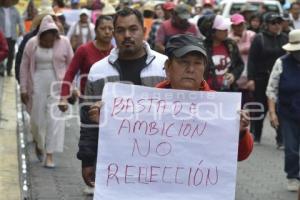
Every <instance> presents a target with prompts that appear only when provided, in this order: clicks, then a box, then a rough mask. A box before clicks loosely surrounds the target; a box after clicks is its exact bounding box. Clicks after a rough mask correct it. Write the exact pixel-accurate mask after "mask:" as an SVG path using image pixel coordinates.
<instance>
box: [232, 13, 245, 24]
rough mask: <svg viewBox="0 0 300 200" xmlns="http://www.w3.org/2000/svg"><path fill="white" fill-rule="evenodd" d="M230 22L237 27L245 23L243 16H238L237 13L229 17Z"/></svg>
mask: <svg viewBox="0 0 300 200" xmlns="http://www.w3.org/2000/svg"><path fill="white" fill-rule="evenodd" d="M230 20H231V22H232V24H233V25H239V24H241V23H245V22H246V21H245V18H244V16H243V15H241V14H238V13H236V14H234V15H232V16H231V17H230Z"/></svg>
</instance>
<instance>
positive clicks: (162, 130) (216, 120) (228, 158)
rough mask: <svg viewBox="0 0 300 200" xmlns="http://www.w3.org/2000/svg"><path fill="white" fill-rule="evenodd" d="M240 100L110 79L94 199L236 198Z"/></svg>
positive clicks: (234, 95)
mask: <svg viewBox="0 0 300 200" xmlns="http://www.w3.org/2000/svg"><path fill="white" fill-rule="evenodd" d="M240 98H241V97H240V94H237V93H217V92H195V91H181V90H172V89H155V88H147V87H142V86H133V85H126V84H121V83H107V84H106V86H105V88H104V92H103V98H102V101H103V102H105V103H104V106H103V107H102V109H101V115H100V128H99V143H98V160H97V171H96V191H95V194H94V199H96V200H98V199H105V200H109V199H116V200H117V199H118V200H119V199H130V200H132V199H139V200H146V199H149V200H150V199H151V200H153V199H162V200H169V199H172V200H174V199H176V200H181V199H182V200H183V199H184V200H185V199H192V200H193V199H197V200H198V199H205V200H215V199H223V200H233V199H234V194H235V178H236V165H237V147H238V135H239V134H238V130H239V115H238V110H239V108H240ZM227 99H228V101H226V100H227Z"/></svg>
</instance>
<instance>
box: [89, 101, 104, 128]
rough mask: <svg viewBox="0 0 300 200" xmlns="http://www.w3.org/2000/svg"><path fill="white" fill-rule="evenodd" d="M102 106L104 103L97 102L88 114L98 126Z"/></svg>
mask: <svg viewBox="0 0 300 200" xmlns="http://www.w3.org/2000/svg"><path fill="white" fill-rule="evenodd" d="M101 106H102V102H101V101H97V102H96V103H95V104H94V105H92V106H91V107H90V110H89V112H88V115H89V118H90V120H91V121H92V122H94V123H96V124H99V115H100V108H101Z"/></svg>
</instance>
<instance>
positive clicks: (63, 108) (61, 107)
mask: <svg viewBox="0 0 300 200" xmlns="http://www.w3.org/2000/svg"><path fill="white" fill-rule="evenodd" d="M58 108H59V110H60V111H61V112H66V111H67V110H68V101H67V99H65V98H62V99H61V100H60V101H59V103H58Z"/></svg>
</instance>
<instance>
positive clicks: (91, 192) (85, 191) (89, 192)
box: [83, 186, 94, 195]
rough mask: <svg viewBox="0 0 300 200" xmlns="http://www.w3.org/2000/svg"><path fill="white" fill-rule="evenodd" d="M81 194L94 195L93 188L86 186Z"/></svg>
mask: <svg viewBox="0 0 300 200" xmlns="http://www.w3.org/2000/svg"><path fill="white" fill-rule="evenodd" d="M83 193H84V194H86V195H94V188H93V187H90V186H86V187H85V188H84V189H83Z"/></svg>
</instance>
